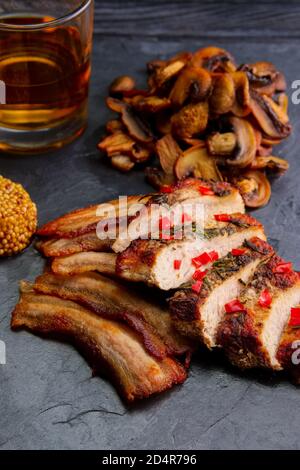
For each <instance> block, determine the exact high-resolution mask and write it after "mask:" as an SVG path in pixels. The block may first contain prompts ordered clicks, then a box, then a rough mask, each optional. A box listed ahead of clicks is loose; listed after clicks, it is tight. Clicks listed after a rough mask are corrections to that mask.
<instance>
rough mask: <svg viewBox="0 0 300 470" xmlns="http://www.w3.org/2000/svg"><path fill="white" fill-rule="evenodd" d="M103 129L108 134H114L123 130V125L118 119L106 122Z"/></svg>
mask: <svg viewBox="0 0 300 470" xmlns="http://www.w3.org/2000/svg"><path fill="white" fill-rule="evenodd" d="M105 129H106V131H107V132H108V133H109V134H114V132H118V131H124V130H125V128H124V126H123V124H122V123H121V121H119V120H118V119H111V120H110V121H107V123H106V126H105Z"/></svg>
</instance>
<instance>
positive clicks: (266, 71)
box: [241, 62, 286, 96]
mask: <svg viewBox="0 0 300 470" xmlns="http://www.w3.org/2000/svg"><path fill="white" fill-rule="evenodd" d="M241 70H243V71H245V72H246V73H247V76H248V79H249V81H250V84H251V87H252V88H254V89H255V90H256V91H257V92H258V93H261V94H264V95H268V96H272V95H273V94H274V93H275V92H276V91H284V90H285V89H286V82H285V79H284V77H283V75H282V74H281V73H280V72H278V70H276V68H275V67H274V65H273V64H272V63H271V62H256V63H255V64H249V65H247V64H246V65H243V66H242V67H241Z"/></svg>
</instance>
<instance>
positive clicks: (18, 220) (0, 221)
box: [0, 175, 37, 256]
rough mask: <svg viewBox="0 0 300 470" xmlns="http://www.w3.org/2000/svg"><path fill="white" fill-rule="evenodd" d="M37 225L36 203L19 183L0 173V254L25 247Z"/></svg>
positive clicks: (14, 251) (11, 253) (12, 253)
mask: <svg viewBox="0 0 300 470" xmlns="http://www.w3.org/2000/svg"><path fill="white" fill-rule="evenodd" d="M36 227H37V209H36V205H35V204H34V203H33V202H32V200H31V199H30V196H29V194H28V193H27V191H25V189H24V188H23V186H22V185H21V184H17V183H14V182H13V181H10V180H9V179H6V178H4V177H3V176H1V175H0V256H11V255H15V254H17V253H20V252H21V251H22V250H24V248H26V247H27V246H28V245H29V243H30V240H31V237H32V235H33V234H34V232H35V230H36Z"/></svg>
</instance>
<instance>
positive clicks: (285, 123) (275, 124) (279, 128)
mask: <svg viewBox="0 0 300 470" xmlns="http://www.w3.org/2000/svg"><path fill="white" fill-rule="evenodd" d="M250 94H251V110H252V113H253V115H254V117H255V119H256V121H257V122H258V124H259V125H260V127H261V129H262V130H263V132H264V133H265V134H266V135H267V136H269V137H271V138H275V139H282V138H284V137H287V136H288V135H289V134H290V133H291V129H292V127H291V125H290V124H289V118H288V116H287V114H286V113H285V112H284V111H283V109H282V108H281V107H280V106H279V105H278V104H277V103H275V101H273V100H272V98H270V97H269V96H267V95H260V94H259V93H257V92H255V91H254V90H251V91H250Z"/></svg>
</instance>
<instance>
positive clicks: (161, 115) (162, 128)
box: [154, 109, 172, 135]
mask: <svg viewBox="0 0 300 470" xmlns="http://www.w3.org/2000/svg"><path fill="white" fill-rule="evenodd" d="M171 117H172V112H171V111H170V110H169V109H166V110H163V111H160V112H158V113H157V114H156V115H155V116H154V122H155V129H156V130H157V131H158V132H159V133H160V134H161V135H165V134H170V133H171V130H172V124H171Z"/></svg>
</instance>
